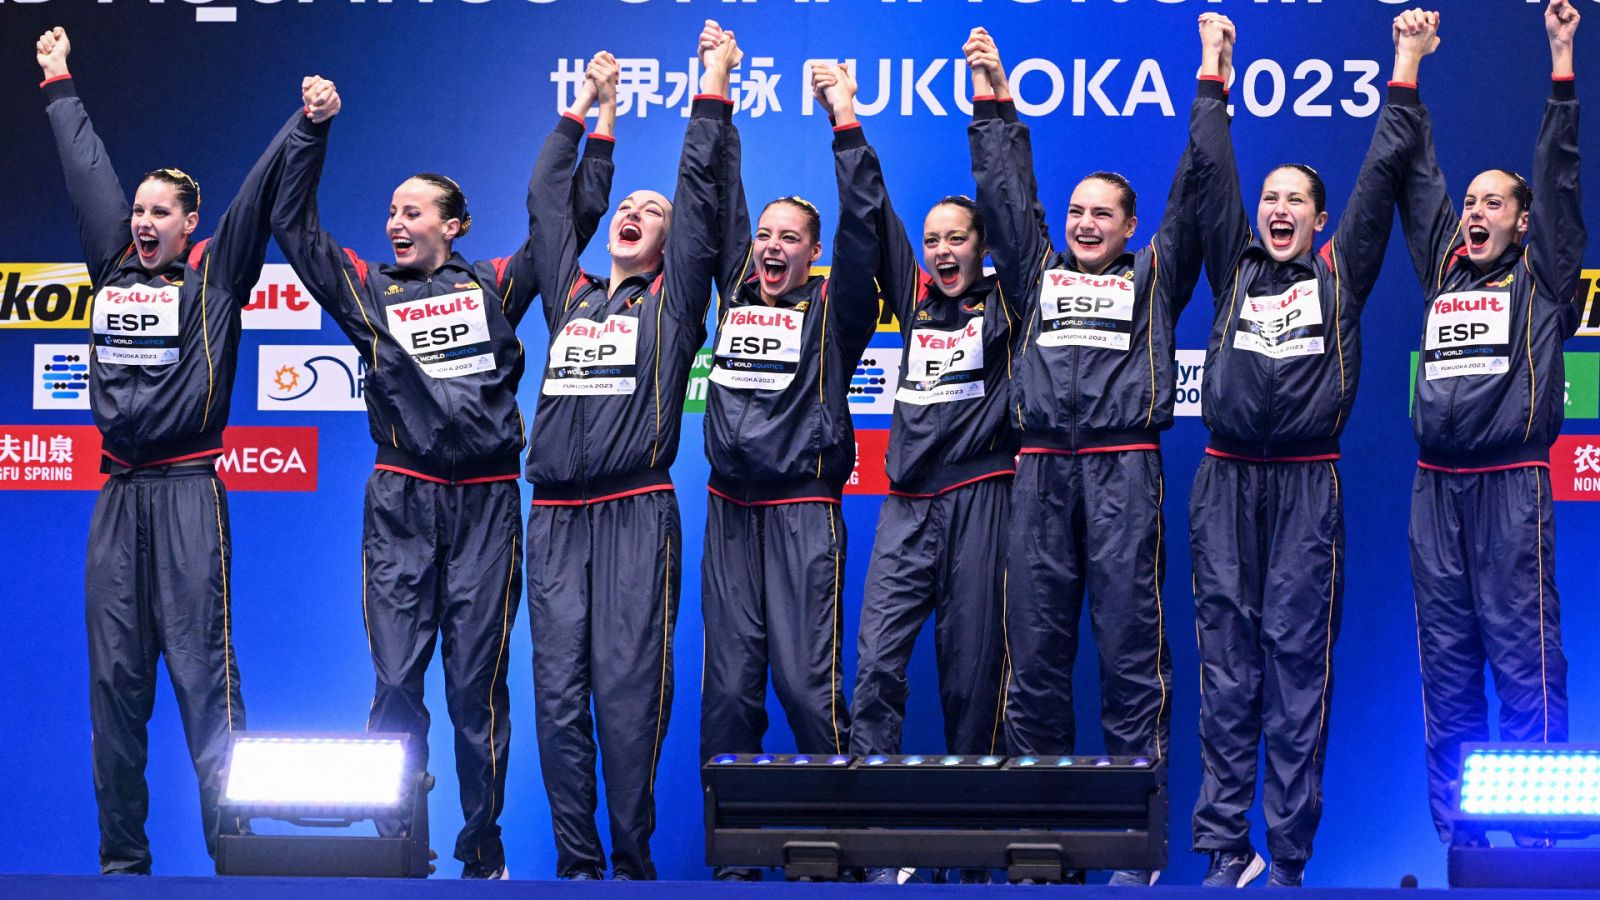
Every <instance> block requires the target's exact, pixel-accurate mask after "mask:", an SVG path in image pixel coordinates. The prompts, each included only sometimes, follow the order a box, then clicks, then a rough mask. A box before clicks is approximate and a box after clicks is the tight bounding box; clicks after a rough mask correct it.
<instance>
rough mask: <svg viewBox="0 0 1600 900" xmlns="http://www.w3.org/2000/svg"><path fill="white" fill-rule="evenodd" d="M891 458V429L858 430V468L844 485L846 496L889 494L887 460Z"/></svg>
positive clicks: (852, 471) (851, 473)
mask: <svg viewBox="0 0 1600 900" xmlns="http://www.w3.org/2000/svg"><path fill="white" fill-rule="evenodd" d="M888 456H889V429H887V428H858V429H856V467H855V468H854V469H853V470H851V472H850V478H849V480H848V481H846V482H845V483H844V492H845V493H846V494H874V495H877V496H880V497H881V496H883V495H884V494H887V493H889V473H888V471H887V470H886V468H885V466H886V460H887V458H888Z"/></svg>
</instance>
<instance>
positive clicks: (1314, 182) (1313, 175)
mask: <svg viewBox="0 0 1600 900" xmlns="http://www.w3.org/2000/svg"><path fill="white" fill-rule="evenodd" d="M1279 169H1293V170H1294V171H1296V172H1299V173H1300V174H1301V175H1304V176H1305V177H1306V180H1307V181H1309V182H1311V203H1312V205H1314V206H1315V207H1316V211H1317V212H1322V211H1323V210H1325V209H1327V208H1328V188H1327V187H1326V186H1324V185H1323V183H1322V176H1321V175H1318V174H1317V170H1316V169H1313V168H1311V167H1310V166H1308V165H1306V164H1305V163H1284V164H1283V165H1281V166H1278V167H1277V168H1275V169H1273V170H1272V172H1276V171H1278V170H1279ZM1272 172H1268V173H1267V175H1269V176H1270V175H1271V174H1272Z"/></svg>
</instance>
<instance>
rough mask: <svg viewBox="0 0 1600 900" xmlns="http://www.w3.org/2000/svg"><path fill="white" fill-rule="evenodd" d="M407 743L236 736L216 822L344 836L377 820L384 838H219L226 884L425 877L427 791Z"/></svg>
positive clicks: (395, 737) (396, 738) (380, 738)
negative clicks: (267, 821) (276, 823)
mask: <svg viewBox="0 0 1600 900" xmlns="http://www.w3.org/2000/svg"><path fill="white" fill-rule="evenodd" d="M410 740H411V739H410V736H409V735H404V734H269V733H263V732H253V733H246V732H240V733H238V734H236V735H235V736H234V738H233V742H232V744H231V746H230V747H229V753H228V766H227V772H226V774H225V775H224V778H223V790H222V798H221V801H220V803H219V805H220V807H221V809H222V814H223V815H224V816H225V817H228V818H239V819H242V820H248V819H255V818H271V819H279V820H282V821H286V822H291V823H294V824H296V825H301V826H313V827H317V828H328V829H333V828H344V827H348V826H350V825H352V824H354V823H355V822H357V821H361V820H364V819H373V820H381V821H383V822H385V823H386V826H385V827H384V828H383V829H382V830H383V831H384V832H386V833H389V834H387V835H386V836H380V837H360V836H347V835H336V834H334V835H329V834H286V835H285V834H273V835H260V834H236V835H222V836H221V837H220V838H219V840H218V844H217V872H218V874H222V875H316V876H340V875H352V876H367V877H385V876H387V877H419V878H425V877H427V875H428V873H429V871H431V869H432V866H430V865H429V864H428V853H429V851H428V803H427V791H428V787H429V784H430V783H431V782H429V781H428V780H427V776H426V775H425V774H424V773H420V772H414V771H411V770H410V769H409V768H408V767H407V765H406V759H407V756H408V749H409V745H410Z"/></svg>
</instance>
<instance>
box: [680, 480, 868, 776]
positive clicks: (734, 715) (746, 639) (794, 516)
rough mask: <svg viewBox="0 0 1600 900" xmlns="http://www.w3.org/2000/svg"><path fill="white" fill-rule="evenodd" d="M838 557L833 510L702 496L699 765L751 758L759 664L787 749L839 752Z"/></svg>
mask: <svg viewBox="0 0 1600 900" xmlns="http://www.w3.org/2000/svg"><path fill="white" fill-rule="evenodd" d="M844 554H845V529H844V518H843V517H842V516H841V515H840V514H839V506H838V505H837V504H834V503H826V502H816V501H801V502H793V503H779V504H774V505H767V506H760V505H750V506H745V505H741V504H739V503H735V502H733V501H731V500H727V499H724V498H722V497H719V496H717V495H716V494H712V495H710V496H709V497H707V498H706V545H705V563H704V567H703V569H702V573H701V588H702V603H703V607H704V608H703V612H704V618H705V670H704V675H703V687H702V690H701V698H700V757H701V760H702V761H703V760H705V759H708V758H710V757H711V756H713V755H715V754H718V753H757V752H760V750H761V738H762V736H763V735H764V734H765V733H766V730H767V702H766V701H767V669H768V666H769V665H770V666H771V670H772V683H773V687H774V689H775V690H776V692H777V695H778V700H779V701H780V702H781V703H782V704H783V708H784V711H785V712H786V713H787V714H788V717H789V727H790V729H791V730H793V732H794V737H795V746H796V749H797V750H799V752H801V753H843V752H845V750H846V749H847V748H848V747H849V740H850V713H849V709H848V707H847V706H846V705H845V699H844V671H843V667H842V665H841V659H842V652H841V647H840V642H841V641H842V639H843V630H844V629H843V625H842V622H841V616H842V614H843V611H842V603H843V601H842V599H841V596H840V594H841V590H842V586H843V579H844Z"/></svg>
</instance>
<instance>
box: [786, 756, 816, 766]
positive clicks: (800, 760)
mask: <svg viewBox="0 0 1600 900" xmlns="http://www.w3.org/2000/svg"><path fill="white" fill-rule="evenodd" d="M789 765H791V766H809V765H811V757H809V756H804V755H801V756H796V757H794V758H792V759H790V760H789Z"/></svg>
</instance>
